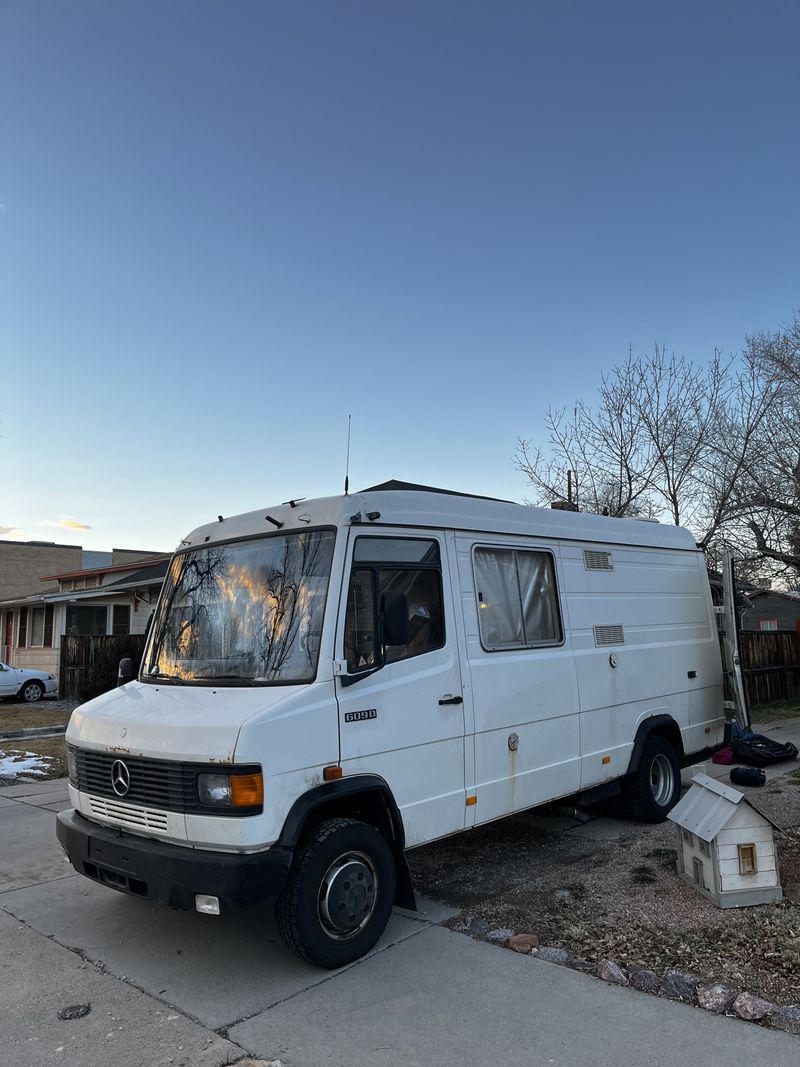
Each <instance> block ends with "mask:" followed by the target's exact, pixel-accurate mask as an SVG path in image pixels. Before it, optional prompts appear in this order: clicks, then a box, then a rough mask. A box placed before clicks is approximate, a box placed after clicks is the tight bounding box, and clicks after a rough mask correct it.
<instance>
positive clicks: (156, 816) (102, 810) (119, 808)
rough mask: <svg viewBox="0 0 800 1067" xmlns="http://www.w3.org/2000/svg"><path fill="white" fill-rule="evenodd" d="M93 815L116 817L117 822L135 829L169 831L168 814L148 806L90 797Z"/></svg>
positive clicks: (102, 817)
mask: <svg viewBox="0 0 800 1067" xmlns="http://www.w3.org/2000/svg"><path fill="white" fill-rule="evenodd" d="M89 807H90V808H91V811H92V815H97V816H98V818H100V819H114V821H115V822H119V823H123V824H124V825H125V826H130V827H131V829H133V830H153V831H154V832H156V833H161V834H165V833H166V832H167V816H166V814H165V813H164V812H163V811H150V810H149V809H148V808H139V807H134V806H133V805H131V804H120V803H117V802H116V801H113V800H101V798H100V797H89Z"/></svg>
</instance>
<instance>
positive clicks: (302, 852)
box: [275, 819, 396, 969]
mask: <svg viewBox="0 0 800 1067" xmlns="http://www.w3.org/2000/svg"><path fill="white" fill-rule="evenodd" d="M395 883H396V870H395V864H394V857H393V856H392V850H391V848H390V847H389V844H388V842H387V841H386V839H385V837H384V836H383V834H381V833H380V832H379V831H378V830H376V829H375V827H374V826H369V825H368V824H367V823H363V822H357V821H356V820H355V819H326V820H325V821H324V822H321V823H318V824H317V825H316V826H313V827H312V828H311V829H310V831H309V832H308V834H307V835H306V837H305V839H304V840H303V842H302V844H301V846H300V847H299V849H298V851H297V854H296V856H295V861H294V864H293V865H292V870H291V871H290V873H289V878H288V880H287V882H286V885H285V886H284V889H283V892H282V893H281V895H280V897H279V898H278V900H277V901H276V902H275V917H276V919H277V922H278V931H279V933H280V935H281V937H282V938H283V941H284V943H285V944H286V945H287V947H288V948H290V949H291V950H292V952H294V953H295V954H296V955H297V956H299V957H300V958H301V959H303V960H305V961H306V963H312V964H315V965H316V966H318V967H326V968H328V969H332V968H334V967H343V966H344V965H345V964H347V963H352V962H353V961H354V960H357V959H359V958H360V957H361V956H363V955H364V954H365V953H366V952H369V950H370V949H371V948H372V946H373V945H374V944H375V942H376V941H377V940H378V938H379V937H380V936H381V934H382V933H383V931H384V929H385V928H386V924H387V922H388V921H389V916H390V915H391V913H392V906H393V904H394V893H395Z"/></svg>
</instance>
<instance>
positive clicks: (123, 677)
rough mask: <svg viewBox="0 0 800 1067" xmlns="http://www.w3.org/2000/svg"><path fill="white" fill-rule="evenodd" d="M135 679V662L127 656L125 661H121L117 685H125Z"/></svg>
mask: <svg viewBox="0 0 800 1067" xmlns="http://www.w3.org/2000/svg"><path fill="white" fill-rule="evenodd" d="M131 678H133V660H132V659H131V658H130V656H126V657H125V659H121V660H120V661H119V673H118V674H117V685H118V686H120V685H125V683H126V682H129V681H130V680H131Z"/></svg>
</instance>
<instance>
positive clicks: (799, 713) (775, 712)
mask: <svg viewBox="0 0 800 1067" xmlns="http://www.w3.org/2000/svg"><path fill="white" fill-rule="evenodd" d="M750 718H751V719H752V720H753V722H754V723H758V724H759V726H766V725H768V724H769V723H771V722H780V721H781V719H800V701H798V700H774V701H773V702H772V703H771V704H758V705H757V706H756V707H754V708H751V709H750Z"/></svg>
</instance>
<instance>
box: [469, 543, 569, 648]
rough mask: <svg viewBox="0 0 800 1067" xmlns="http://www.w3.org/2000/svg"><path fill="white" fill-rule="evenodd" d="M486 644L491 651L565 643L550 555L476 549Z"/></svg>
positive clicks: (481, 614)
mask: <svg viewBox="0 0 800 1067" xmlns="http://www.w3.org/2000/svg"><path fill="white" fill-rule="evenodd" d="M474 568H475V589H476V592H477V594H478V623H479V626H480V631H481V643H482V644H483V647H484V648H485V649H486V650H487V651H490V652H494V651H501V650H504V649H509V648H531V647H534V646H537V645H554V644H559V643H560V641H561V639H562V633H561V619H560V617H559V613H558V598H557V596H556V579H555V570H554V567H553V557H552V556H551V555H550V553H549V552H529V551H523V550H520V549H516V548H513V549H507V548H476V549H475V557H474Z"/></svg>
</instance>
